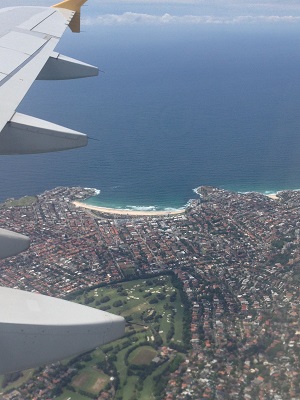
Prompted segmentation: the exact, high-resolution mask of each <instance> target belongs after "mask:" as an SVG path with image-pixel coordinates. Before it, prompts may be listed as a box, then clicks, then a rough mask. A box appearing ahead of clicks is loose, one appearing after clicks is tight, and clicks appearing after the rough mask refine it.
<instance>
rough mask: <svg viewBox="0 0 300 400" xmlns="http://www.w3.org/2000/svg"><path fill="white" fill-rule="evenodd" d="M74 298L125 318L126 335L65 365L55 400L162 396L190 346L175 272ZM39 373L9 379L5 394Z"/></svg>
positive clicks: (182, 296) (4, 380) (5, 382)
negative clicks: (170, 375)
mask: <svg viewBox="0 0 300 400" xmlns="http://www.w3.org/2000/svg"><path fill="white" fill-rule="evenodd" d="M73 300H74V301H76V302H79V303H82V304H85V305H88V306H91V307H95V308H97V309H100V310H104V311H107V312H110V313H113V314H118V315H122V316H123V317H124V318H125V319H126V332H125V336H124V337H123V338H122V339H120V340H118V341H116V342H113V343H109V344H107V345H105V346H102V347H101V349H100V348H98V349H96V350H94V351H92V352H89V353H86V354H84V355H81V356H78V357H76V358H73V359H68V360H65V361H63V362H61V363H60V366H59V367H58V368H57V369H56V370H57V371H58V372H57V375H58V376H57V378H59V375H60V376H64V375H63V374H65V375H66V374H67V372H66V371H68V376H67V378H65V379H63V380H60V381H59V383H58V384H57V385H56V386H55V387H54V389H53V398H54V397H55V398H57V399H59V400H87V399H98V398H99V396H101V397H100V398H103V399H104V398H110V399H116V400H121V399H122V400H135V399H141V400H143V399H144V400H151V399H153V400H155V399H160V398H162V396H163V393H164V388H165V385H166V382H167V379H168V375H169V374H170V373H171V372H173V371H175V370H176V369H177V368H178V366H179V365H180V363H181V362H182V361H183V360H184V358H185V357H184V353H185V352H186V351H187V350H188V348H189V340H190V336H189V318H190V313H189V311H188V301H187V298H186V295H185V292H184V291H183V290H182V284H181V282H180V281H179V280H178V279H177V278H176V277H175V276H174V275H173V274H171V275H162V276H156V277H151V278H146V279H138V280H130V281H127V282H122V283H117V284H113V285H109V286H102V287H98V288H94V289H90V290H85V291H83V292H82V293H80V294H79V295H77V296H76V297H75V298H74V299H73ZM41 372H42V369H41V368H40V369H39V373H41ZM36 374H37V372H36V371H32V370H31V371H25V372H23V373H21V374H20V375H17V376H16V377H15V379H14V378H12V377H4V378H2V391H3V392H4V391H7V390H12V389H13V388H18V387H20V386H22V384H24V382H26V380H27V379H32V375H33V376H34V375H36ZM102 396H103V397H102Z"/></svg>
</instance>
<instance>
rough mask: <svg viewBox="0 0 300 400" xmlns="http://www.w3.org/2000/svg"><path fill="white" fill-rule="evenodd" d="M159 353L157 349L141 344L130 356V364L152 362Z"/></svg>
mask: <svg viewBox="0 0 300 400" xmlns="http://www.w3.org/2000/svg"><path fill="white" fill-rule="evenodd" d="M156 355H157V352H156V350H154V349H153V347H150V346H140V347H138V348H137V349H135V350H133V351H132V352H131V353H130V355H129V357H128V361H129V364H134V365H144V364H150V362H151V361H152V360H153V358H154V357H155V356H156Z"/></svg>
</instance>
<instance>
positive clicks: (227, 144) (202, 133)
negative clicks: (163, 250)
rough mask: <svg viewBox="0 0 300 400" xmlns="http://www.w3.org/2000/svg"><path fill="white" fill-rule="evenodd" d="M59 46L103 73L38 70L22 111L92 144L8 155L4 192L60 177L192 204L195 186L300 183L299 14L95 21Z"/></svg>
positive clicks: (105, 201)
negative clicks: (232, 19)
mask: <svg viewBox="0 0 300 400" xmlns="http://www.w3.org/2000/svg"><path fill="white" fill-rule="evenodd" d="M84 31H85V32H83V33H82V34H80V35H74V34H71V33H67V34H66V35H65V36H64V37H63V39H62V41H61V42H60V44H59V51H61V52H62V53H64V54H66V55H69V56H71V57H75V58H79V59H81V60H83V61H86V62H89V63H91V64H95V65H97V66H99V67H100V69H101V70H103V71H104V72H103V73H100V76H99V77H97V78H90V79H82V80H74V81H61V82H36V83H35V84H34V85H33V86H32V88H31V90H30V91H29V92H28V94H27V96H26V97H25V99H24V101H23V102H22V104H21V105H20V107H19V109H18V111H20V112H24V113H27V114H30V115H34V116H36V117H39V118H43V119H47V120H50V121H52V122H55V123H58V124H62V125H65V126H68V127H70V128H73V129H77V130H79V131H82V132H85V133H87V134H88V135H89V136H91V137H93V138H96V139H98V140H99V141H93V140H91V141H90V142H89V145H88V147H86V148H84V149H79V150H72V151H69V152H62V153H53V154H43V155H26V156H13V157H11V156H9V157H8V156H2V157H1V158H0V179H1V192H0V200H4V199H6V198H8V197H20V196H23V195H26V194H28V195H32V194H38V193H41V192H42V191H44V190H46V189H50V188H53V187H56V186H61V185H66V186H74V185H80V186H83V187H94V188H97V189H100V190H101V194H100V196H98V197H96V198H93V199H92V200H90V201H92V202H93V203H94V204H99V205H105V206H111V207H121V208H124V207H127V206H131V207H156V208H160V209H163V208H166V207H172V208H177V207H182V206H184V205H185V204H186V203H187V201H188V200H189V199H190V198H194V197H195V193H194V192H193V189H194V188H196V187H198V186H200V185H213V186H218V187H222V188H225V189H232V190H236V191H261V192H266V191H270V192H274V191H277V190H281V189H298V188H300V25H299V23H298V24H266V25H265V24H263V23H261V24H237V25H226V24H219V25H218V24H212V25H193V26H190V25H185V24H166V25H158V24H157V25H155V24H152V25H143V24H133V25H117V26H110V25H104V26H101V25H87V26H85V27H84Z"/></svg>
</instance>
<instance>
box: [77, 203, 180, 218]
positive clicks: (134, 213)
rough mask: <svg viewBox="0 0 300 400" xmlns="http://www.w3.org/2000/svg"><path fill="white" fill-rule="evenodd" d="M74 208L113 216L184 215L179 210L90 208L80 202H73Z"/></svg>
mask: <svg viewBox="0 0 300 400" xmlns="http://www.w3.org/2000/svg"><path fill="white" fill-rule="evenodd" d="M72 204H74V205H75V206H76V207H82V208H86V209H88V210H94V211H98V212H100V213H103V214H115V215H128V216H132V217H142V216H146V217H155V216H157V217H163V216H165V217H167V216H174V215H180V214H184V213H185V209H179V210H170V211H167V210H166V211H142V210H125V209H118V208H109V207H101V206H92V205H90V204H86V203H82V202H80V201H73V202H72Z"/></svg>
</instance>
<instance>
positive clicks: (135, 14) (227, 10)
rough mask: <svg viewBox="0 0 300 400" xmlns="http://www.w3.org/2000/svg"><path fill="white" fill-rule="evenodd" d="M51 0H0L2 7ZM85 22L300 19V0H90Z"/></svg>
mask: <svg viewBox="0 0 300 400" xmlns="http://www.w3.org/2000/svg"><path fill="white" fill-rule="evenodd" d="M52 4H53V2H52V1H51V0H50V1H49V0H0V6H1V7H8V6H15V5H42V6H49V5H52ZM83 20H84V21H83V23H84V24H89V25H91V24H110V25H112V24H133V23H134V24H137V23H138V24H141V23H142V24H153V23H156V24H167V23H168V24H170V23H173V24H174V23H187V24H208V23H210V24H228V23H229V24H233V23H235V24H240V23H262V22H263V23H265V22H267V23H278V22H284V23H299V22H300V2H299V0H285V1H282V0H122V1H120V0H89V2H88V3H87V6H85V9H84V11H83Z"/></svg>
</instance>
